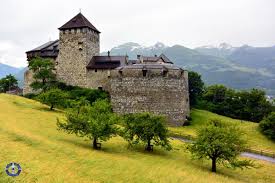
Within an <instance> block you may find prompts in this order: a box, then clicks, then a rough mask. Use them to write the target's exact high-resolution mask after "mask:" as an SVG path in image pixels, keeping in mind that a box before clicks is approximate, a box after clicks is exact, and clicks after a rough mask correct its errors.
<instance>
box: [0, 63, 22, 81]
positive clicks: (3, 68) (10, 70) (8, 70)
mask: <svg viewBox="0 0 275 183" xmlns="http://www.w3.org/2000/svg"><path fill="white" fill-rule="evenodd" d="M20 70H21V69H20V68H16V67H12V66H9V65H6V64H2V63H0V78H2V77H5V76H6V75H8V74H13V75H14V74H15V73H17V72H19V71H20Z"/></svg>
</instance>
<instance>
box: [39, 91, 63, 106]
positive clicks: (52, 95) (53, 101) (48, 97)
mask: <svg viewBox="0 0 275 183" xmlns="http://www.w3.org/2000/svg"><path fill="white" fill-rule="evenodd" d="M67 98H68V94H67V93H66V92H64V91H62V90H60V89H50V90H48V91H46V92H43V93H41V94H39V95H38V97H37V99H38V100H39V101H40V102H42V103H44V104H47V105H49V106H50V110H53V109H54V108H55V107H56V106H58V105H59V106H62V105H64V102H65V101H66V99H67Z"/></svg>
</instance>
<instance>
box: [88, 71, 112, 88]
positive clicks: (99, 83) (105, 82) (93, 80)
mask: <svg viewBox="0 0 275 183" xmlns="http://www.w3.org/2000/svg"><path fill="white" fill-rule="evenodd" d="M110 73H111V70H107V69H91V70H88V72H87V86H86V87H87V88H93V89H98V88H102V89H103V90H106V91H108V90H109V88H110V87H109V80H110V79H109V78H110Z"/></svg>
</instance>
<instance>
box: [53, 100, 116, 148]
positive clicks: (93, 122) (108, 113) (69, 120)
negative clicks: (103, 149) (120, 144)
mask: <svg viewBox="0 0 275 183" xmlns="http://www.w3.org/2000/svg"><path fill="white" fill-rule="evenodd" d="M115 122H116V116H115V114H114V113H113V112H112V109H111V105H110V103H109V102H108V101H107V100H97V101H96V102H94V103H93V104H92V106H87V105H85V106H82V107H81V108H80V111H78V109H76V108H73V109H71V110H69V111H68V112H67V114H66V121H65V122H64V123H62V122H60V120H59V119H58V121H57V126H58V129H59V130H64V131H65V132H67V133H70V134H71V133H74V134H76V135H77V136H80V137H85V136H86V137H88V138H89V139H91V140H92V141H93V143H92V144H93V148H94V149H98V148H99V147H98V144H99V143H98V141H99V140H102V141H106V140H108V139H109V138H111V137H112V136H114V135H116V133H117V127H116V123H115Z"/></svg>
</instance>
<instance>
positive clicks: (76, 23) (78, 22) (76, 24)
mask: <svg viewBox="0 0 275 183" xmlns="http://www.w3.org/2000/svg"><path fill="white" fill-rule="evenodd" d="M84 27H87V28H90V29H92V30H94V31H96V32H97V33H100V32H99V30H97V29H96V28H95V26H93V24H91V22H89V20H88V19H87V18H86V17H84V16H83V15H82V14H81V13H78V14H77V15H76V16H75V17H73V18H72V19H71V20H69V21H68V22H67V23H65V24H64V25H63V26H61V27H60V28H58V29H59V30H66V29H73V28H84Z"/></svg>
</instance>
